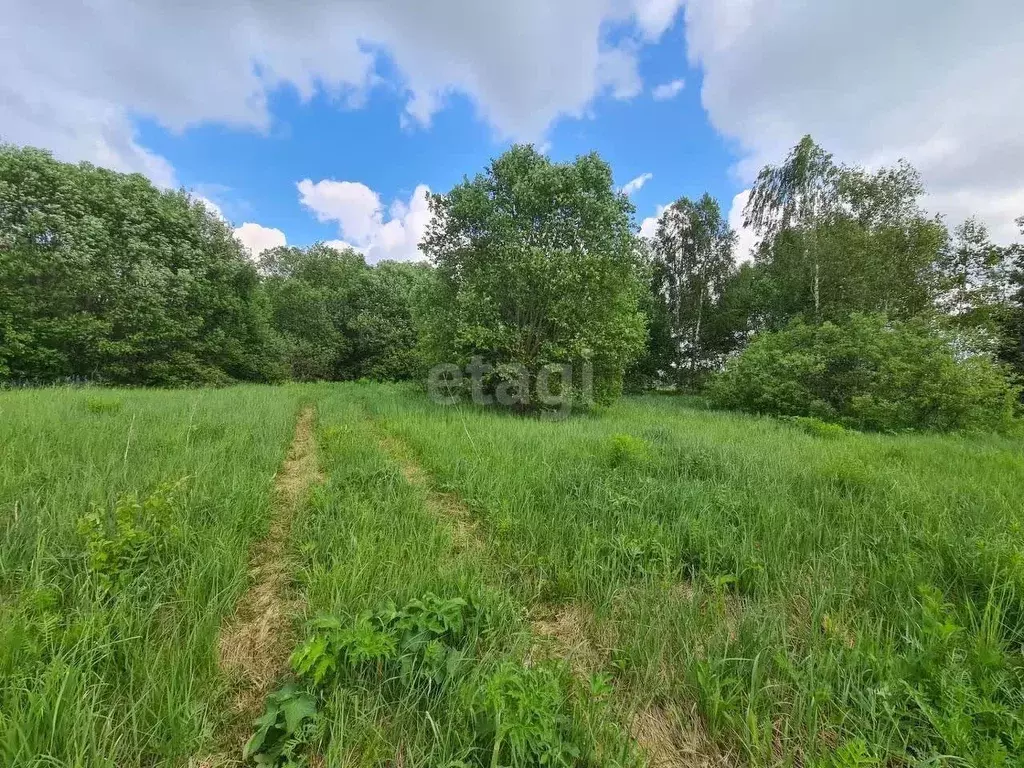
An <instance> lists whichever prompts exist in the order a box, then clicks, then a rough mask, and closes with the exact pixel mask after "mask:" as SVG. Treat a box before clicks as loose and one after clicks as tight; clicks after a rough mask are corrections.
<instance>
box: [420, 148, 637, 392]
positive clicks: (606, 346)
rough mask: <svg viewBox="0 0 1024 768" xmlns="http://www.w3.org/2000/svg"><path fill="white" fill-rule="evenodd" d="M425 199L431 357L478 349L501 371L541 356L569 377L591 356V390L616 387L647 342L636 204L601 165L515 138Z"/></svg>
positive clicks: (541, 362)
mask: <svg viewBox="0 0 1024 768" xmlns="http://www.w3.org/2000/svg"><path fill="white" fill-rule="evenodd" d="M430 205H431V211H432V213H433V214H434V218H433V220H432V223H431V224H430V226H429V228H428V231H427V234H426V236H425V238H424V240H423V243H422V246H421V247H422V249H423V251H424V252H425V253H426V254H427V255H428V256H429V257H430V259H431V260H432V261H433V263H434V265H435V267H436V278H437V279H436V281H435V285H434V289H433V295H432V305H433V307H434V311H433V312H432V313H431V316H430V317H429V320H428V326H427V329H426V330H427V333H426V338H427V339H428V341H429V343H430V348H431V350H432V353H433V355H434V358H435V359H436V360H437V361H443V362H450V363H455V364H459V365H465V364H466V363H467V362H469V361H470V360H471V358H472V357H473V356H477V355H479V356H481V357H483V358H484V359H485V360H486V362H487V363H488V364H490V365H493V366H495V369H496V372H497V373H496V376H497V377H498V378H500V377H501V376H502V375H503V373H504V372H507V371H512V370H515V371H521V370H524V369H525V370H526V371H528V372H529V374H531V375H535V374H536V373H537V372H539V371H540V369H541V368H542V367H543V366H545V365H547V364H571V365H573V366H574V368H575V371H574V373H575V374H577V375H578V373H579V371H580V369H581V368H582V366H583V365H584V363H589V364H591V365H592V366H593V384H594V395H595V397H596V399H597V400H598V401H608V400H611V399H612V398H614V397H615V396H616V395H618V393H619V392H620V391H621V388H622V380H623V372H624V370H625V368H626V367H627V366H628V365H629V364H630V363H631V362H632V361H633V360H634V359H636V358H637V357H638V356H639V354H640V352H641V351H642V345H643V342H644V317H643V314H642V313H641V312H640V310H639V309H638V300H639V297H640V295H641V293H642V291H643V282H642V281H643V277H642V274H641V273H642V269H641V264H642V258H641V249H640V246H639V243H638V238H637V237H636V235H635V234H634V232H633V225H632V220H631V215H632V213H633V207H632V205H631V204H630V202H629V200H628V199H627V198H626V197H625V195H622V194H619V193H617V192H616V190H615V187H614V185H613V183H612V174H611V170H610V168H609V167H608V165H607V164H606V163H605V162H604V161H602V160H601V159H600V158H599V157H598V156H597V155H596V154H590V155H586V156H583V157H580V158H578V159H577V160H576V161H575V162H572V163H553V162H551V161H550V160H548V159H547V158H546V157H544V156H542V155H540V154H539V153H538V152H536V151H535V150H534V149H533V148H532V147H530V146H515V147H513V148H512V149H510V150H509V151H508V152H506V153H505V154H504V155H502V156H501V157H500V158H498V159H497V160H494V161H493V162H492V163H491V164H490V166H488V168H487V169H486V171H485V172H484V173H482V174H479V175H478V176H476V177H475V178H473V179H467V180H465V181H464V182H463V183H461V184H459V185H458V186H456V187H455V188H454V189H452V190H451V191H450V192H449V193H448V194H444V195H434V196H433V197H432V198H431V201H430ZM515 375H517V376H518V375H520V374H519V373H516V374H515Z"/></svg>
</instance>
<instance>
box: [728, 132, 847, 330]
mask: <svg viewBox="0 0 1024 768" xmlns="http://www.w3.org/2000/svg"><path fill="white" fill-rule="evenodd" d="M837 178H838V169H837V168H836V166H835V164H834V163H833V161H832V155H830V154H829V153H827V152H825V150H823V149H822V148H821V147H819V146H818V145H817V144H815V143H814V141H813V139H811V137H810V136H804V137H803V138H802V139H801V140H800V142H799V143H798V144H797V145H796V146H795V147H794V148H793V149H792V151H791V152H790V153H789V155H788V157H787V158H786V161H785V162H784V163H783V164H782V165H779V166H771V165H769V166H765V167H764V168H763V169H762V170H761V172H760V173H759V174H758V176H757V181H756V182H754V186H753V187H752V188H751V190H750V197H749V198H748V199H747V207H746V211H745V216H746V220H745V222H744V224H745V226H748V227H752V228H753V229H754V232H756V233H757V235H758V236H759V237H761V238H762V239H763V240H764V241H771V240H774V239H775V238H776V237H778V236H779V235H780V234H782V233H784V232H786V231H788V230H796V231H801V230H802V231H803V232H804V233H805V237H804V238H801V242H800V250H801V256H802V259H801V261H802V263H801V266H802V267H805V268H806V271H807V272H809V275H808V277H809V280H808V279H806V278H805V279H804V280H801V282H807V283H809V284H810V290H811V295H812V298H813V301H814V317H815V319H817V318H818V317H819V316H820V311H819V310H820V305H821V264H820V261H819V259H820V255H821V254H820V252H819V249H818V248H817V243H816V242H815V235H816V231H815V225H816V224H817V223H818V222H819V221H820V220H821V219H822V218H824V217H826V216H827V215H828V213H829V211H830V210H831V209H832V208H833V207H834V206H835V204H836V196H837V195H836V191H837V189H836V187H837Z"/></svg>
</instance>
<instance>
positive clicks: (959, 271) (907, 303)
mask: <svg viewBox="0 0 1024 768" xmlns="http://www.w3.org/2000/svg"><path fill="white" fill-rule="evenodd" d="M923 194H924V190H923V188H922V185H921V181H920V178H919V176H918V174H917V173H916V171H915V170H914V169H913V168H912V167H910V166H909V165H907V164H905V163H899V164H897V165H896V166H894V167H891V168H883V169H880V170H877V171H873V172H869V171H867V170H865V169H863V168H857V167H848V166H845V165H842V164H839V163H837V162H835V161H834V159H833V158H832V157H831V156H830V155H829V154H828V153H827V152H825V151H824V150H823V149H822V148H821V147H819V146H817V145H816V144H815V143H814V142H813V141H812V140H811V139H810V137H805V138H804V139H803V140H801V141H800V143H799V144H798V145H797V146H796V147H794V148H793V150H792V151H791V152H790V153H789V155H788V156H787V157H786V158H785V159H784V160H783V161H782V162H781V163H780V164H779V165H777V166H769V167H766V168H765V169H764V170H762V172H761V173H760V174H759V176H758V178H757V180H756V182H755V184H754V185H753V188H752V190H751V193H750V197H749V202H748V205H747V208H746V212H745V214H746V224H747V226H749V227H751V228H752V229H753V230H754V232H755V233H756V234H757V236H758V246H757V248H756V250H755V252H754V253H753V258H752V260H749V261H748V260H745V259H741V258H739V257H745V256H747V255H746V254H737V253H736V242H737V241H736V235H735V233H734V232H732V231H731V230H730V228H729V226H728V223H727V221H726V220H725V218H724V217H723V215H722V210H721V207H720V205H719V203H718V201H716V200H715V199H714V198H713V197H711V196H710V195H706V194H705V195H704V196H702V197H701V198H699V199H697V200H691V199H689V198H685V197H683V198H680V199H679V200H677V201H676V202H674V203H673V204H672V205H670V206H668V207H667V208H666V210H665V211H664V212H663V213H662V215H661V216H660V219H659V221H658V226H657V232H656V235H655V236H654V238H652V239H651V240H649V241H648V240H646V239H644V238H642V237H640V236H639V235H638V234H637V231H636V230H637V228H636V226H635V223H634V214H635V211H634V209H633V206H632V204H631V203H630V201H629V199H628V198H627V197H626V196H625V195H623V194H621V193H620V192H619V191H617V189H616V187H615V185H614V183H613V179H612V173H611V169H610V168H609V166H608V165H607V164H606V163H605V162H604V161H603V160H601V158H600V157H599V156H597V155H596V154H590V155H586V156H582V157H579V158H577V159H576V160H575V161H572V162H567V163H555V162H552V161H551V160H549V159H548V158H547V157H545V156H543V155H541V154H540V153H538V152H536V151H535V150H534V149H533V148H532V147H530V146H515V147H512V148H511V149H510V150H508V151H507V152H506V153H504V154H503V155H502V156H501V157H499V158H497V159H496V160H494V161H493V162H492V163H490V164H489V165H488V166H487V168H485V169H484V170H483V171H482V172H481V173H479V174H477V175H476V176H474V177H472V178H466V179H465V180H464V181H463V182H462V183H460V184H458V185H456V186H455V187H454V188H453V189H452V190H450V191H449V192H448V193H445V194H437V195H433V196H431V200H430V205H431V211H432V213H433V218H432V221H431V223H430V225H429V227H428V231H427V233H426V236H425V237H424V239H423V242H422V243H421V249H422V251H423V252H424V254H425V255H426V256H427V257H428V263H424V264H399V263H391V262H384V263H381V264H376V265H367V264H366V262H365V260H364V259H363V257H362V256H361V255H360V254H358V253H357V252H355V251H353V250H336V249H333V248H330V247H327V246H325V245H323V244H317V245H314V246H311V247H309V248H304V249H302V248H291V247H282V248H275V249H272V250H269V251H266V252H264V253H262V254H260V255H259V257H258V258H256V259H253V258H251V257H250V255H249V254H248V253H247V252H246V250H245V249H244V247H243V246H242V245H241V244H240V243H239V242H238V241H237V240H236V239H235V238H234V237H233V234H232V231H231V229H230V227H229V226H228V225H227V223H226V222H225V221H223V220H222V219H221V218H220V217H219V216H216V215H214V214H213V213H211V212H210V211H208V210H207V208H206V207H205V206H204V205H203V204H202V203H200V202H197V201H196V200H194V199H193V198H192V197H190V196H189V195H188V193H186V192H184V191H180V190H179V191H166V190H160V189H157V188H155V187H154V186H153V185H152V184H151V183H150V182H148V181H147V180H146V179H145V178H144V177H142V176H139V175H125V174H119V173H115V172H113V171H109V170H105V169H101V168H96V167H94V166H91V165H89V164H78V165H72V164H66V163H60V162H58V161H56V160H54V159H53V158H52V157H51V156H50V155H49V154H47V153H46V152H43V151H41V150H36V149H31V148H18V147H10V146H6V147H0V381H3V382H7V383H28V384H38V383H52V382H62V381H76V380H80V381H96V382H106V383H110V384H117V385H146V386H182V385H204V384H225V383H229V382H232V381H264V382H277V381H283V380H288V379H294V380H345V379H356V378H373V379H382V380H401V379H420V380H422V378H423V377H425V375H426V371H427V369H428V368H429V367H430V366H431V365H433V364H435V363H440V362H444V363H454V364H456V365H467V364H469V363H470V361H471V360H473V359H474V358H482V359H484V360H486V361H487V363H488V370H489V374H488V381H487V386H489V387H498V386H501V385H502V384H503V383H507V382H508V381H510V380H513V379H516V378H519V377H522V376H523V375H524V371H525V372H527V373H530V374H536V372H538V371H539V370H541V369H543V368H544V367H545V366H547V365H550V364H559V365H565V364H570V365H574V366H577V367H581V366H584V365H586V366H588V367H589V369H590V370H592V371H593V392H592V397H593V400H594V401H596V402H598V403H607V402H610V401H611V400H613V399H614V398H615V397H617V396H618V395H619V394H620V393H621V392H622V391H623V389H624V388H629V389H646V388H651V387H657V388H673V389H683V390H705V391H707V392H708V393H709V394H710V395H711V396H712V398H713V399H716V400H717V401H718V402H720V403H721V404H723V405H727V406H730V407H737V408H743V409H746V410H752V411H760V412H769V413H781V414H784V415H803V416H817V417H820V418H824V419H827V420H830V421H840V422H844V423H850V424H851V425H855V426H860V427H866V428H903V427H915V426H924V427H934V428H943V429H945V428H960V427H963V426H965V425H967V424H969V423H982V422H984V423H985V424H992V425H994V424H995V423H996V422H998V421H1000V420H1004V421H1005V419H1006V418H1009V417H1010V415H1011V412H1012V410H1013V408H1015V407H1016V406H1015V405H1014V402H1013V401H1014V399H1015V397H1016V390H1015V389H1014V378H1013V376H1014V375H1015V374H1017V375H1020V374H1024V248H1022V247H1021V246H1020V245H1014V246H998V245H995V244H993V243H992V242H991V241H990V239H989V237H988V234H987V232H986V231H985V228H984V227H983V226H982V225H981V224H980V223H979V222H977V221H975V220H969V221H967V222H965V223H964V224H962V225H960V226H958V227H956V228H955V229H954V230H952V231H950V230H949V229H948V227H947V225H946V224H945V222H944V221H943V220H942V219H941V218H939V217H936V216H931V215H929V214H928V213H927V212H926V211H924V210H923V209H922V207H921V204H920V202H921V199H922V196H923ZM1018 223H1019V224H1020V225H1021V227H1022V230H1024V218H1022V219H1021V220H1020V221H1019V222H1018ZM924 375H927V376H930V377H931V380H932V381H933V382H942V389H943V391H942V392H934V393H932V394H931V395H920V393H919V392H917V391H916V390H915V387H917V389H920V387H919V386H918V385H919V384H920V379H918V380H917V381H916V382H915V377H920V376H924ZM572 386H573V385H572V383H571V382H565V387H566V388H567V390H571V389H572ZM951 391H955V392H956V393H957V394H955V395H950V394H949V392H951ZM567 394H570V395H573V396H582V393H575V392H571V391H568V392H567ZM588 396H590V395H589V394H588ZM946 401H950V402H946ZM908 403H916V404H915V405H912V406H911V405H908ZM979 409H980V410H979ZM984 414H988V415H989V417H991V418H989V417H986V416H984ZM993 414H998V415H993Z"/></svg>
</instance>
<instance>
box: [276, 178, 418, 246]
mask: <svg viewBox="0 0 1024 768" xmlns="http://www.w3.org/2000/svg"><path fill="white" fill-rule="evenodd" d="M296 187H297V188H298V190H299V199H300V201H301V202H302V204H303V205H304V206H306V207H307V208H308V209H309V210H310V211H311V212H312V213H313V214H314V215H315V216H316V218H317V220H318V221H329V222H334V223H336V224H337V225H338V230H339V234H340V235H341V237H342V239H339V240H330V241H328V243H327V244H328V245H331V246H332V247H346V246H347V247H351V248H354V249H356V250H357V251H359V252H360V253H362V254H363V255H364V256H366V260H367V261H368V262H370V263H375V262H378V261H384V260H386V259H387V260H392V261H416V260H419V259H422V258H423V254H422V253H421V252H420V250H419V243H420V240H421V239H422V238H423V235H424V234H425V233H426V230H427V225H428V224H429V223H430V206H429V205H428V203H427V196H428V195H429V194H430V188H429V187H427V186H426V185H425V184H420V185H419V186H418V187H416V189H415V190H414V191H413V193H412V196H411V197H410V198H409V200H408V202H406V201H404V200H395V201H394V202H392V203H391V205H390V206H389V207H388V208H387V210H385V208H384V205H383V203H382V202H381V198H380V195H378V194H377V193H376V192H374V191H373V190H372V189H370V188H369V187H368V186H366V185H365V184H362V183H360V182H358V181H335V180H334V179H324V180H322V181H318V182H316V183H314V182H313V181H312V180H310V179H303V180H302V181H300V182H298V183H297V184H296Z"/></svg>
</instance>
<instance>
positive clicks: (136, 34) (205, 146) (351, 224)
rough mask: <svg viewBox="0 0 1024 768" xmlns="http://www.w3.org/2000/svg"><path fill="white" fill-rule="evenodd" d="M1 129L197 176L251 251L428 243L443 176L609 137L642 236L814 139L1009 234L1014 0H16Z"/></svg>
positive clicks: (384, 253)
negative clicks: (693, 201) (912, 177)
mask: <svg viewBox="0 0 1024 768" xmlns="http://www.w3.org/2000/svg"><path fill="white" fill-rule="evenodd" d="M0 6H2V8H0V10H2V16H3V18H4V24H3V25H2V27H0V141H5V142H10V143H14V144H28V145H33V146H38V147H43V148H45V149H48V150H50V151H52V152H53V153H54V155H55V156H56V157H58V158H59V159H62V160H67V161H76V162H77V161H83V160H84V161H89V162H92V163H95V164H97V165H101V166H105V167H110V168H114V169H116V170H120V171H127V172H141V173H143V174H145V175H147V176H148V177H149V178H150V179H152V180H153V182H154V183H156V184H158V185H160V186H162V187H184V188H186V189H188V190H189V191H190V192H191V193H192V194H193V195H195V196H196V197H197V198H201V199H202V200H204V201H205V202H206V203H207V205H208V206H210V208H211V209H212V210H214V211H216V212H217V213H219V214H220V215H222V216H223V217H224V218H226V219H227V220H228V221H229V222H231V223H232V225H233V226H234V227H235V228H236V229H235V232H236V235H237V236H238V237H239V239H240V240H241V241H242V242H243V243H244V244H245V245H246V246H247V247H248V248H249V249H250V251H251V252H252V253H253V254H254V255H255V254H258V253H259V252H260V251H261V250H262V249H263V248H267V247H272V246H275V245H282V244H285V243H287V244H289V245H299V246H305V245H309V244H311V243H313V242H316V241H321V240H322V241H326V242H328V243H330V244H341V243H344V244H347V245H351V246H353V247H355V248H357V249H359V250H360V251H361V252H363V253H364V254H365V256H366V258H367V260H368V261H370V262H376V261H380V260H382V259H396V260H413V259H418V258H421V254H420V253H419V251H418V248H417V244H418V242H419V240H420V237H421V236H422V234H423V232H424V229H425V227H426V225H427V223H428V221H429V211H428V208H427V204H426V195H427V193H428V192H430V191H433V192H444V191H447V190H449V189H451V187H452V186H453V185H455V184H457V183H458V182H459V181H461V180H462V178H463V177H465V176H472V175H474V174H476V173H478V172H481V171H482V170H483V169H484V168H485V167H486V165H487V163H488V162H489V161H490V160H491V159H493V158H495V157H497V156H498V155H500V154H501V153H502V152H503V151H504V150H505V149H506V148H507V147H508V146H510V145H511V144H512V143H514V142H530V143H533V144H534V145H535V146H537V147H538V148H539V149H541V150H542V151H544V152H546V153H547V154H549V155H550V157H551V158H552V159H553V160H556V161H568V160H572V159H573V158H574V157H576V156H577V155H579V154H583V153H587V152H590V151H597V152H599V153H600V155H601V156H602V157H603V158H604V159H605V160H606V161H607V162H608V163H609V164H610V165H611V167H612V169H613V172H614V176H615V182H616V184H617V185H619V186H620V188H621V189H622V191H624V192H626V193H627V194H629V195H630V197H631V199H632V201H633V203H634V205H635V206H636V224H637V226H638V227H639V228H640V230H641V231H642V232H645V233H650V232H651V231H652V228H653V226H654V222H655V217H656V216H657V214H658V213H659V212H660V210H662V209H663V208H664V206H666V205H667V204H669V203H671V202H672V201H673V200H675V199H677V198H678V197H680V196H682V195H688V196H699V195H700V194H702V193H703V192H705V191H706V192H709V193H711V194H712V195H713V196H714V197H716V198H717V199H718V200H719V202H720V203H721V205H722V208H723V211H724V212H726V213H727V215H728V216H729V219H730V223H732V224H733V226H734V227H736V228H737V230H738V231H740V256H741V257H745V256H746V255H747V254H748V253H749V248H750V247H751V246H752V245H753V242H754V238H753V235H752V233H750V232H748V231H745V230H742V227H741V225H742V208H743V203H744V201H745V199H746V197H745V196H746V192H747V190H749V187H750V184H751V182H752V181H753V179H754V178H755V177H756V175H757V171H758V169H759V168H761V167H762V166H763V165H764V164H766V163H778V162H780V161H781V160H782V159H783V157H784V156H785V153H786V151H787V150H788V148H789V147H791V146H792V145H793V144H795V143H796V142H797V140H799V138H800V137H801V136H802V135H804V134H806V133H810V134H811V135H812V136H813V137H814V138H815V139H816V140H817V141H818V142H819V143H820V144H822V145H823V146H824V147H825V148H826V149H827V150H829V151H831V152H832V153H833V154H834V155H835V157H836V159H837V160H838V161H840V162H844V163H850V164H860V165H865V166H867V167H868V168H877V167H879V166H881V165H887V164H890V163H893V162H895V161H896V160H897V159H899V158H905V159H907V160H909V161H910V162H911V163H913V164H914V165H915V166H916V167H917V168H918V169H919V170H920V171H921V174H922V177H923V180H924V182H925V185H926V188H927V189H928V192H929V194H928V197H927V198H926V199H925V201H924V204H925V206H926V207H927V208H928V210H930V211H932V212H935V213H941V214H942V215H944V216H945V217H946V219H947V221H948V222H949V223H950V224H953V225H955V224H956V223H958V222H959V221H962V220H963V219H964V218H965V217H967V216H970V215H976V216H978V217H979V218H980V219H981V220H982V221H983V222H984V223H986V224H987V225H988V226H989V228H990V230H991V232H992V234H993V236H994V238H995V239H996V240H997V241H1000V242H1008V241H1010V240H1012V239H1014V236H1015V235H1016V227H1015V226H1014V219H1015V218H1016V217H1018V216H1020V215H1022V214H1024V54H1022V53H1021V46H1022V41H1024V3H1022V2H1020V0H973V2H970V1H968V0H943V2H935V1H934V0H898V2H893V1H892V0H884V1H883V0H830V1H829V2H822V1H821V0H559V1H558V2H553V1H552V0H517V2H487V1H485V0H432V1H431V2H424V1H423V0H389V1H388V2H379V0H344V1H342V0H334V1H333V2H329V1H328V0H307V1H306V2H301V3H300V2H294V0H217V2H213V3H211V2H199V0H181V2H178V3H167V2H164V1H163V0H133V1H131V0H82V1H81V2H72V0H35V1H34V2H24V1H23V0H0Z"/></svg>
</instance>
